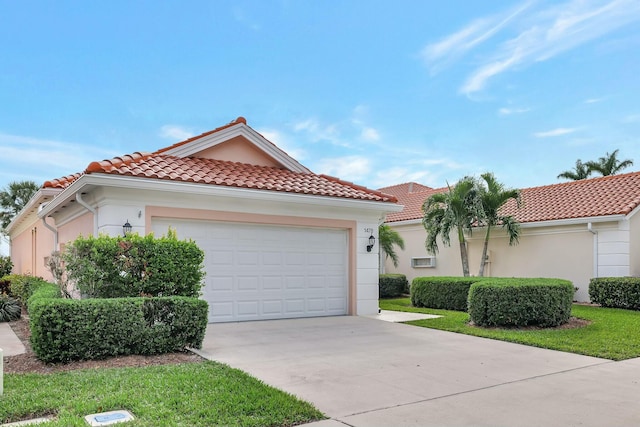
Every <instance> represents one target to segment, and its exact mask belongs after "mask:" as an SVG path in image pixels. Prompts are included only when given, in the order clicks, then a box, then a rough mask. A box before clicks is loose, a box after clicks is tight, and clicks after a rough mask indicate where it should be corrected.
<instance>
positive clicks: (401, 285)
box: [378, 274, 409, 298]
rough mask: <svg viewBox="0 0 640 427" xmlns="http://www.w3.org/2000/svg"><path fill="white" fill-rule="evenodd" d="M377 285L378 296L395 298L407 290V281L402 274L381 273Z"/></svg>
mask: <svg viewBox="0 0 640 427" xmlns="http://www.w3.org/2000/svg"><path fill="white" fill-rule="evenodd" d="M378 287H379V291H380V293H379V296H380V298H396V297H399V296H400V295H402V294H406V293H407V292H408V291H409V282H408V281H407V276H405V275H404V274H381V275H380V277H379V278H378Z"/></svg>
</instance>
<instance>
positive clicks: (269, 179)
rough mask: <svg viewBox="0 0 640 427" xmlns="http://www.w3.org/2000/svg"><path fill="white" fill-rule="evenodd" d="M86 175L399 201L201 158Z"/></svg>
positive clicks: (105, 164) (131, 159)
mask: <svg viewBox="0 0 640 427" xmlns="http://www.w3.org/2000/svg"><path fill="white" fill-rule="evenodd" d="M84 173H85V174H97V173H101V174H112V175H122V176H133V177H138V178H149V179H163V180H171V181H179V182H193V183H198V184H211V185H221V186H227V187H239V188H251V189H256V190H268V191H281V192H286V193H301V194H310V195H316V196H327V197H341V198H348V199H359V200H371V201H377V202H395V201H396V198H395V197H394V196H391V195H388V194H383V193H381V192H379V191H376V190H370V189H368V188H365V187H361V186H358V185H355V184H352V183H350V182H345V181H341V180H339V179H337V178H334V177H330V176H326V175H316V174H313V173H304V172H292V171H289V170H286V169H279V168H274V167H268V166H256V165H250V164H246V163H238V162H231V161H225V160H214V159H204V158H198V157H176V156H168V155H164V154H148V153H133V154H130V155H126V156H121V157H116V158H114V159H111V160H103V161H101V162H93V163H91V164H90V165H89V166H88V167H87V169H86V170H85V171H84ZM80 176H82V174H76V175H72V176H70V177H65V178H61V179H59V180H54V181H47V183H52V182H56V183H59V184H58V186H59V187H66V186H68V185H70V184H71V182H73V181H74V180H75V179H78V178H79V177H80ZM47 183H45V186H47ZM50 186H52V185H50Z"/></svg>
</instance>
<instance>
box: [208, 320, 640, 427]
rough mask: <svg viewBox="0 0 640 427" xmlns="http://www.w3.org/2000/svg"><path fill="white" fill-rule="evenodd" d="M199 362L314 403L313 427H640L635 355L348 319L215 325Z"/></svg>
mask: <svg viewBox="0 0 640 427" xmlns="http://www.w3.org/2000/svg"><path fill="white" fill-rule="evenodd" d="M201 354H202V355H203V356H205V357H207V358H209V359H211V360H216V361H220V362H223V363H226V364H228V365H230V366H232V367H235V368H239V369H241V370H243V371H246V372H248V373H250V374H251V375H253V376H255V377H257V378H259V379H261V380H263V381H264V382H266V383H267V384H270V385H272V386H275V387H277V388H279V389H282V390H285V391H287V392H289V393H292V394H294V395H297V396H299V397H300V398H302V399H304V400H307V401H309V402H312V403H313V404H314V405H315V406H316V407H317V408H318V409H319V410H321V411H322V412H324V413H325V414H326V415H327V416H328V417H330V418H331V420H325V421H321V422H318V423H313V425H314V426H317V427H321V426H322V427H333V426H336V427H337V426H344V425H348V426H427V425H433V426H499V425H504V426H541V425H544V426H563V427H564V426H573V425H580V426H603V425H608V426H627V425H629V426H631V425H640V406H638V404H637V396H638V395H639V394H640V359H632V360H628V361H625V362H611V361H608V360H604V359H597V358H593V357H586V356H579V355H575V354H569V353H562V352H557V351H551V350H544V349H538V348H533V347H527V346H522V345H518V344H511V343H506V342H501V341H494V340H488V339H483V338H476V337H471V336H466V335H460V334H454V333H450V332H442V331H436V330H431V329H426V328H420V327H416V326H410V325H405V324H399V323H389V322H384V321H380V320H375V319H371V318H365V317H350V316H344V317H324V318H311V319H295V320H274V321H262V322H243V323H222V324H210V325H209V326H208V328H207V333H206V338H205V341H204V344H203V348H202V351H201Z"/></svg>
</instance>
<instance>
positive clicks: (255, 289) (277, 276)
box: [7, 117, 402, 322]
mask: <svg viewBox="0 0 640 427" xmlns="http://www.w3.org/2000/svg"><path fill="white" fill-rule="evenodd" d="M401 208H402V207H401V206H399V205H397V204H396V199H395V197H393V196H389V195H386V194H383V193H381V192H379V191H375V190H369V189H367V188H364V187H360V186H357V185H354V184H352V183H349V182H344V181H341V180H339V179H337V178H333V177H329V176H325V175H316V174H314V173H312V172H311V171H309V170H308V169H307V168H306V167H304V166H303V165H301V164H300V163H298V162H297V161H296V160H294V159H293V158H291V157H289V156H288V155H287V154H286V153H285V152H284V151H282V150H280V149H279V148H278V147H277V146H275V145H274V144H273V143H271V142H269V141H268V140H267V139H265V138H264V137H263V136H262V135H260V134H259V133H258V132H256V131H255V130H253V129H252V128H251V127H249V126H247V124H246V120H245V119H244V118H242V117H239V118H237V119H236V120H235V121H233V122H231V123H229V124H227V125H225V126H222V127H219V128H217V129H215V130H212V131H210V132H206V133H203V134H202V135H199V136H196V137H194V138H190V139H188V140H186V141H183V142H180V143H177V144H174V145H172V146H170V147H167V148H163V149H161V150H158V151H156V152H154V153H133V154H130V155H125V156H122V157H117V158H114V159H112V160H105V161H101V162H93V163H91V164H90V165H89V166H88V167H87V168H86V170H85V171H84V172H83V173H78V174H74V175H69V176H66V177H63V178H59V179H54V180H52V181H47V182H45V183H44V185H43V186H42V188H41V189H40V190H39V191H38V192H37V194H36V195H35V196H34V197H33V198H32V199H31V201H30V202H29V203H28V205H27V206H26V207H25V208H24V209H23V211H22V212H21V213H20V214H19V215H18V216H17V217H16V218H15V219H14V220H13V222H12V223H11V224H10V225H9V226H8V228H7V231H8V234H9V236H10V237H11V257H12V260H13V263H14V271H15V272H17V273H27V272H31V273H33V274H35V275H39V276H44V277H47V278H50V274H49V272H48V271H47V270H46V268H45V259H46V257H47V256H49V255H50V254H51V252H52V251H53V250H56V249H61V248H63V247H64V245H65V244H67V243H68V242H70V241H73V240H74V239H75V238H76V237H77V236H79V235H84V236H87V235H94V236H97V235H98V234H100V233H104V234H107V235H111V236H115V235H121V234H122V233H123V224H125V223H126V222H129V223H130V224H131V225H132V227H133V231H134V232H138V233H140V234H147V233H151V232H154V233H155V234H156V235H162V234H165V233H166V232H167V230H168V229H169V228H170V227H172V228H174V229H176V231H177V234H178V237H179V238H192V239H193V240H195V241H196V243H197V244H198V245H199V246H200V247H201V248H202V249H203V250H204V252H205V270H206V277H205V281H206V284H205V287H204V288H203V296H202V297H203V298H204V299H205V300H207V301H208V302H209V321H210V322H227V321H242V320H258V319H278V318H294V317H310V316H330V315H344V314H351V315H355V314H373V313H377V311H378V250H377V245H375V246H374V247H373V250H372V251H371V252H368V251H367V246H368V245H369V238H370V236H371V235H373V236H374V237H375V238H376V239H377V230H378V225H379V221H380V218H383V217H384V216H385V215H386V214H388V213H390V212H397V211H399V210H400V209H401Z"/></svg>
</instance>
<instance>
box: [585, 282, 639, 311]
mask: <svg viewBox="0 0 640 427" xmlns="http://www.w3.org/2000/svg"><path fill="white" fill-rule="evenodd" d="M589 298H591V302H593V303H596V304H600V305H601V306H603V307H612V308H625V309H628V310H640V277H596V278H593V279H591V281H590V282H589Z"/></svg>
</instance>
